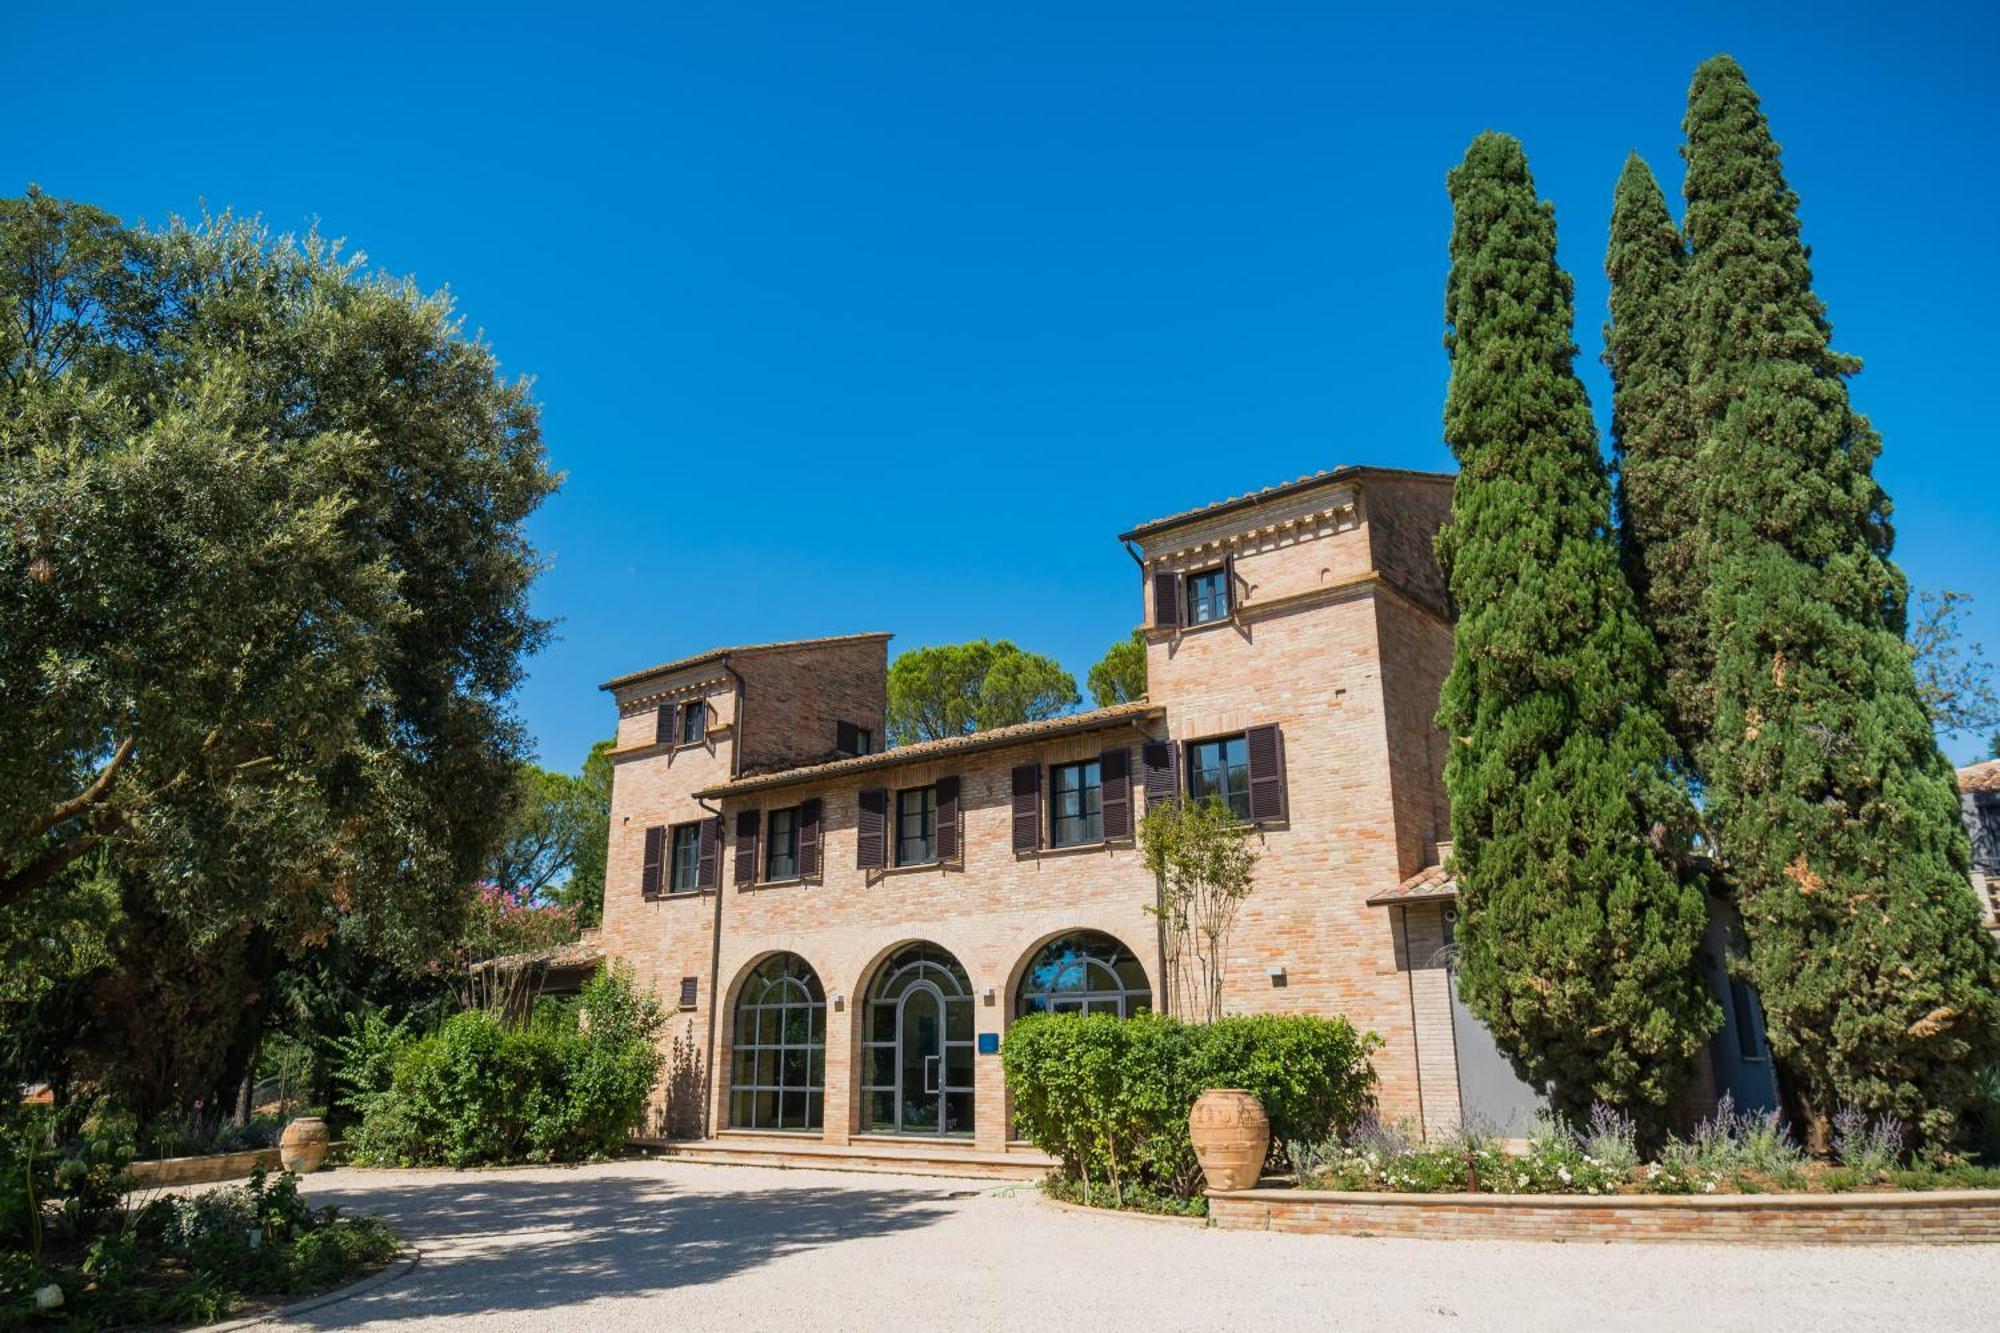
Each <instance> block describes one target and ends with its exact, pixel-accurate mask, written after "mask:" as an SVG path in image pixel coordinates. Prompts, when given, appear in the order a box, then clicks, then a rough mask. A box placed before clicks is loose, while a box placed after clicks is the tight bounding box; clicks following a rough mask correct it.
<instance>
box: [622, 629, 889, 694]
mask: <svg viewBox="0 0 2000 1333" xmlns="http://www.w3.org/2000/svg"><path fill="white" fill-rule="evenodd" d="M891 637H893V636H891V635H888V634H883V633H879V632H872V633H868V634H831V635H828V636H827V637H825V638H821V639H782V640H780V641H778V642H777V643H745V644H738V645H737V646H736V647H734V648H710V649H709V650H708V651H707V652H703V653H696V654H694V655H693V656H692V657H680V658H676V659H674V660H673V661H671V662H662V663H660V664H659V665H658V666H650V667H647V668H646V669H645V670H644V671H628V672H627V673H625V674H624V675H622V676H613V677H612V678H611V679H610V680H607V681H605V682H604V683H603V684H602V685H599V686H598V687H597V688H598V689H600V690H615V689H617V688H618V687H619V686H621V685H630V684H631V683H632V682H634V681H638V680H645V679H646V678H647V677H648V676H664V675H666V674H667V673H668V672H669V671H685V670H687V669H688V668H689V667H695V666H701V665H703V664H704V663H708V662H720V661H721V660H722V659H723V658H725V657H746V656H749V655H751V654H753V653H784V652H792V651H794V650H796V649H800V648H824V647H826V646H827V645H828V644H834V643H860V642H862V641H864V640H867V639H882V640H887V639H889V638H891Z"/></svg>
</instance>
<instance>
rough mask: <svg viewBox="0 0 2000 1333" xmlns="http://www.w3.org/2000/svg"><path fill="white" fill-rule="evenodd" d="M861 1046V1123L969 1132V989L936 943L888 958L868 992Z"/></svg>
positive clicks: (888, 1129) (894, 1129) (883, 1129)
mask: <svg viewBox="0 0 2000 1333" xmlns="http://www.w3.org/2000/svg"><path fill="white" fill-rule="evenodd" d="M861 1045H862V1059H863V1062H864V1063H863V1070H864V1073H863V1076H862V1078H863V1081H862V1087H861V1092H862V1096H863V1097H864V1098H865V1099H866V1100H865V1102H864V1105H865V1106H866V1107H867V1108H868V1109H867V1112H866V1115H865V1118H864V1119H863V1121H862V1124H863V1125H865V1126H866V1127H867V1128H869V1129H872V1130H874V1131H876V1132H877V1133H894V1134H970V1133H971V1132H972V1099H973V1091H972V1083H973V1059H972V1048H973V1033H972V984H971V982H970V981H969V980H968V979H967V978H966V975H965V969H964V968H962V967H960V966H959V965H958V960H957V959H955V958H953V957H952V956H951V955H950V954H948V953H946V952H944V950H942V949H940V948H938V947H937V946H936V945H934V944H912V945H909V946H907V947H905V948H903V949H901V950H899V951H897V952H896V953H895V954H893V955H891V956H890V958H889V959H888V961H887V962H885V963H884V964H883V965H882V968H881V970H880V971H878V972H877V973H876V975H875V980H874V981H873V982H872V983H871V984H870V985H869V987H868V1010H867V1015H866V1017H865V1019H864V1020H863V1029H862V1043H861Z"/></svg>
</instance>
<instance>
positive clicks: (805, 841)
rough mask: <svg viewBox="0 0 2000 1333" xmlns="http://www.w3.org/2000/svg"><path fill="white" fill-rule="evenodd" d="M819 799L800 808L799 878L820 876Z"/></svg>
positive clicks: (816, 798) (812, 800) (814, 798)
mask: <svg viewBox="0 0 2000 1333" xmlns="http://www.w3.org/2000/svg"><path fill="white" fill-rule="evenodd" d="M819 811H820V805H819V797H817V796H815V797H813V798H812V799H811V800H810V801H807V802H805V803H804V804H802V805H801V806H799V878H800V879H811V878H812V877H813V876H815V875H817V874H819Z"/></svg>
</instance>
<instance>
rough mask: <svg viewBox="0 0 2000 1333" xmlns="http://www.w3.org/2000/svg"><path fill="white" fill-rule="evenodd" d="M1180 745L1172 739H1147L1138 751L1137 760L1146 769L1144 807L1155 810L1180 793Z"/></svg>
mask: <svg viewBox="0 0 2000 1333" xmlns="http://www.w3.org/2000/svg"><path fill="white" fill-rule="evenodd" d="M1180 750H1181V747H1180V746H1178V745H1176V744H1175V743H1174V742H1172V741H1147V742H1146V743H1145V745H1144V746H1142V747H1141V748H1140V751H1139V762H1140V763H1141V764H1143V765H1144V766H1145V769H1146V808H1147V809H1148V810H1157V809H1159V808H1160V807H1161V806H1162V805H1165V804H1166V803H1167V802H1168V801H1171V800H1173V799H1174V797H1176V796H1178V795H1180V790H1181V781H1180V765H1179V764H1178V763H1177V762H1175V761H1176V760H1177V759H1179V758H1180Z"/></svg>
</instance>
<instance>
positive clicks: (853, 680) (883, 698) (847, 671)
mask: <svg viewBox="0 0 2000 1333" xmlns="http://www.w3.org/2000/svg"><path fill="white" fill-rule="evenodd" d="M735 665H736V670H737V672H738V673H739V674H740V675H741V676H742V677H743V687H744V698H745V703H744V708H743V717H744V723H743V771H744V772H746V773H747V772H755V771H758V770H760V769H770V768H790V767H795V766H797V765H801V764H813V763H819V762H820V761H822V760H826V759H833V758H836V757H837V755H836V752H835V750H834V748H833V746H834V727H835V724H836V723H839V722H852V723H854V724H855V725H856V726H858V727H866V728H867V729H868V730H869V731H871V732H873V733H874V734H875V743H876V745H877V746H878V747H879V746H880V745H881V743H882V717H883V713H884V711H885V710H886V709H887V707H888V697H889V695H888V691H889V643H888V640H887V639H886V638H880V639H864V640H861V641H859V642H854V643H841V644H828V645H825V646H822V647H816V648H813V649H811V650H810V651H801V652H784V653H765V654H759V655H756V656H751V657H744V658H742V659H741V660H739V661H738V662H737V663H736V664H735Z"/></svg>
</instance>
